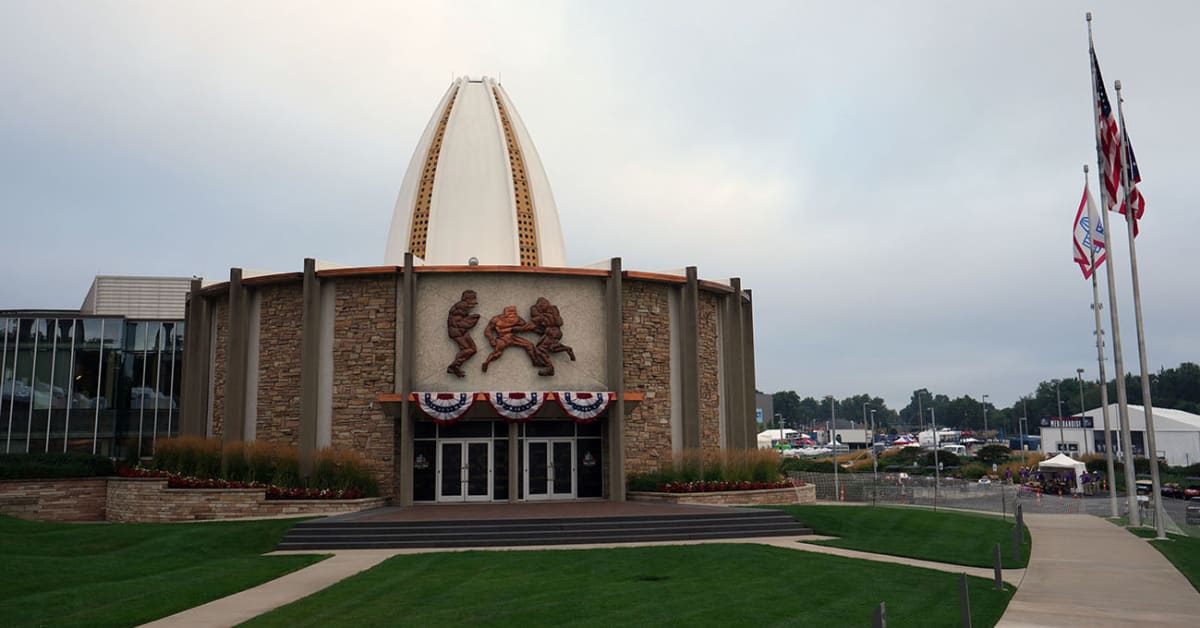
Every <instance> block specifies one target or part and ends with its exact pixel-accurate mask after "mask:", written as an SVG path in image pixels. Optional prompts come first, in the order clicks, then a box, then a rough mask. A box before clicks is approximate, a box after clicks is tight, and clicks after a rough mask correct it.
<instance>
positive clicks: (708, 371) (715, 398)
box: [697, 291, 721, 450]
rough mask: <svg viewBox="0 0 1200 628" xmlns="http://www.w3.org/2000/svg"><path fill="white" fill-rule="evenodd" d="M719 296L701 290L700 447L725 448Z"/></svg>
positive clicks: (699, 345) (699, 344)
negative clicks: (723, 440) (722, 443)
mask: <svg viewBox="0 0 1200 628" xmlns="http://www.w3.org/2000/svg"><path fill="white" fill-rule="evenodd" d="M717 304H718V300H717V297H716V296H714V295H712V294H709V293H707V292H704V291H701V292H700V303H699V315H700V327H699V329H700V338H699V342H698V343H697V344H698V347H699V353H700V447H701V448H702V449H706V450H708V449H720V448H721V380H720V375H719V373H718V371H717V368H718V359H719V357H720V356H719V354H718V351H717Z"/></svg>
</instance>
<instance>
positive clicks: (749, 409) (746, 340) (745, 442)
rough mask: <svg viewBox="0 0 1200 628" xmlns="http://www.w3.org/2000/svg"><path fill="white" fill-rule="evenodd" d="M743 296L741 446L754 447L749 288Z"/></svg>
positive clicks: (755, 421) (741, 299) (751, 305)
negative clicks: (742, 421) (742, 409)
mask: <svg viewBox="0 0 1200 628" xmlns="http://www.w3.org/2000/svg"><path fill="white" fill-rule="evenodd" d="M743 294H745V295H746V296H745V298H744V299H743V298H739V299H738V305H740V306H741V309H742V339H741V340H742V368H743V369H745V370H744V371H743V375H742V391H743V393H742V394H743V395H745V400H746V409H745V414H744V415H743V416H744V417H745V418H746V422H745V423H744V424H743V428H742V432H741V433H742V444H741V446H742V447H743V448H749V447H754V446H756V445H754V444H752V443H754V442H755V441H754V440H753V439H754V437H755V435H756V434H757V433H758V421H757V413H756V412H755V411H754V410H755V403H756V399H755V396H754V391H755V385H756V384H755V381H754V379H755V373H754V296H753V295H752V294H751V292H750V291H749V290H746V291H744V292H743Z"/></svg>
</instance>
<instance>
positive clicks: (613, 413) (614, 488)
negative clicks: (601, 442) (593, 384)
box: [605, 257, 625, 502]
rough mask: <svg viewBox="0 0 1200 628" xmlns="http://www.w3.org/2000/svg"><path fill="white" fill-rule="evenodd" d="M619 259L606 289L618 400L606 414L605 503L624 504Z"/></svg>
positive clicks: (612, 381)
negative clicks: (607, 501) (606, 488)
mask: <svg viewBox="0 0 1200 628" xmlns="http://www.w3.org/2000/svg"><path fill="white" fill-rule="evenodd" d="M621 281H622V278H621V258H619V257H614V258H612V265H611V267H610V270H609V277H608V285H607V286H605V288H606V293H605V304H606V305H607V307H606V312H605V315H606V319H607V320H606V321H605V337H606V338H607V340H608V349H607V350H608V387H609V389H611V390H612V391H613V392H615V393H616V395H617V398H616V399H615V400H614V401H613V403H612V405H611V406H609V410H608V499H609V500H610V501H614V502H623V501H625V335H624V334H625V330H624V322H625V316H624V311H625V308H624V302H623V293H622V286H621Z"/></svg>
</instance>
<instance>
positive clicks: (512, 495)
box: [508, 423, 524, 504]
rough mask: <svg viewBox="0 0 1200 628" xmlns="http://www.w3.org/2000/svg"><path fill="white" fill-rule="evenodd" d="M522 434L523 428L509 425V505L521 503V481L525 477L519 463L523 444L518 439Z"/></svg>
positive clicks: (512, 424)
mask: <svg viewBox="0 0 1200 628" xmlns="http://www.w3.org/2000/svg"><path fill="white" fill-rule="evenodd" d="M520 433H521V427H520V426H519V425H517V424H516V423H509V424H508V503H510V504H515V503H517V502H519V501H521V499H520V495H521V491H520V486H521V479H522V478H523V477H524V473H523V470H522V469H521V465H520V464H518V462H519V461H520V460H521V443H519V442H517V437H518V436H519V435H520Z"/></svg>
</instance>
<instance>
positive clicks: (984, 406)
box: [983, 395, 988, 440]
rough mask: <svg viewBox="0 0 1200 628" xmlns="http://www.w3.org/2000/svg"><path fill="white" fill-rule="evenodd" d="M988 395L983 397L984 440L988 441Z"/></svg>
mask: <svg viewBox="0 0 1200 628" xmlns="http://www.w3.org/2000/svg"><path fill="white" fill-rule="evenodd" d="M987 398H988V396H987V395H984V396H983V433H984V440H986V439H987Z"/></svg>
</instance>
